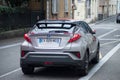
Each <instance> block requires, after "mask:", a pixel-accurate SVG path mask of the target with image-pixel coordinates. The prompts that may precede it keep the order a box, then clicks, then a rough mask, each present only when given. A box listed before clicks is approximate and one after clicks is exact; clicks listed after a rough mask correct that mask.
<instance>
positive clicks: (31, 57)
mask: <svg viewBox="0 0 120 80" xmlns="http://www.w3.org/2000/svg"><path fill="white" fill-rule="evenodd" d="M75 28H76V25H73V24H68V23H64V24H63V23H62V24H61V23H60V24H58V23H57V24H56V23H54V24H53V23H52V24H51V23H50V24H48V23H47V24H42V23H40V24H37V25H35V28H34V29H33V30H31V31H30V32H29V33H27V34H25V35H24V38H25V41H24V43H23V44H22V46H21V67H24V66H28V65H29V66H34V67H39V66H78V65H79V66H80V65H81V64H82V59H83V54H81V53H84V52H82V51H84V48H85V47H84V48H83V46H85V45H80V44H83V42H82V39H81V34H80V33H79V29H78V31H77V30H76V31H75ZM80 39H81V40H80Z"/></svg>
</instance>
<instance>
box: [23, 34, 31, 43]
mask: <svg viewBox="0 0 120 80" xmlns="http://www.w3.org/2000/svg"><path fill="white" fill-rule="evenodd" d="M24 39H25V40H26V41H27V42H29V43H31V39H30V38H29V36H28V34H24Z"/></svg>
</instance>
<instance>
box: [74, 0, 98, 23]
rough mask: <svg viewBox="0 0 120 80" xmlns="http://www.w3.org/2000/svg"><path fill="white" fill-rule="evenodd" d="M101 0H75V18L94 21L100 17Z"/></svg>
mask: <svg viewBox="0 0 120 80" xmlns="http://www.w3.org/2000/svg"><path fill="white" fill-rule="evenodd" d="M98 1H99V0H74V5H75V6H76V9H75V10H74V11H73V13H74V15H73V16H74V19H79V20H84V21H86V22H93V21H95V20H96V19H97V18H98Z"/></svg>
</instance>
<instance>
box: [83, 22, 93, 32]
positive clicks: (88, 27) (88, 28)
mask: <svg viewBox="0 0 120 80" xmlns="http://www.w3.org/2000/svg"><path fill="white" fill-rule="evenodd" d="M84 25H85V27H86V29H87V30H88V32H89V33H92V29H91V28H90V26H89V25H88V24H87V23H85V22H84Z"/></svg>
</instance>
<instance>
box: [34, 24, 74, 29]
mask: <svg viewBox="0 0 120 80" xmlns="http://www.w3.org/2000/svg"><path fill="white" fill-rule="evenodd" d="M36 26H37V27H38V28H39V29H45V28H50V29H51V28H53V29H54V28H59V29H70V28H72V27H73V26H75V24H67V23H65V24H61V23H60V24H59V23H37V24H36Z"/></svg>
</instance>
